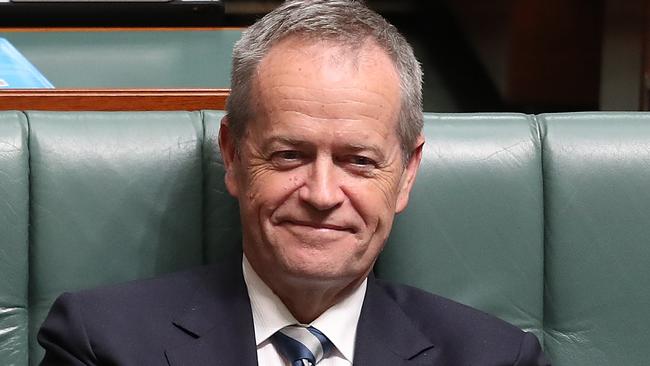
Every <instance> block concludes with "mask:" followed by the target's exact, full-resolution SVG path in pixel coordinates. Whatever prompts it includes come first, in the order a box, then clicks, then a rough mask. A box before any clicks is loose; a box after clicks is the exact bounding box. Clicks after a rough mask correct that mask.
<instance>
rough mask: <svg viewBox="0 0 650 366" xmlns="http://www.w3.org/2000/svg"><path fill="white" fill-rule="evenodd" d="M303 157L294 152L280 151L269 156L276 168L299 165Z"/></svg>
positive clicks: (298, 152) (299, 153)
mask: <svg viewBox="0 0 650 366" xmlns="http://www.w3.org/2000/svg"><path fill="white" fill-rule="evenodd" d="M303 158H304V155H303V154H302V153H301V152H300V151H296V150H282V151H276V152H274V153H273V154H271V161H272V163H273V164H275V165H276V166H278V167H281V168H290V167H294V166H296V165H297V164H300V162H301V161H302V159H303Z"/></svg>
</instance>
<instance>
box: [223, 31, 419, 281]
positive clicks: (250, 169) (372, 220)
mask: <svg viewBox="0 0 650 366" xmlns="http://www.w3.org/2000/svg"><path fill="white" fill-rule="evenodd" d="M350 53H352V55H350ZM255 95H256V96H257V101H256V102H255V103H256V106H257V110H256V112H257V113H256V118H255V120H253V121H249V123H248V125H247V128H246V133H245V135H244V137H243V139H242V141H241V145H240V146H239V152H238V153H235V146H234V144H235V143H234V141H233V139H232V137H231V136H230V135H229V132H228V126H227V123H228V122H227V120H224V122H223V123H222V136H221V145H222V150H223V156H224V162H225V164H226V170H227V175H226V184H227V187H228V190H229V192H230V193H231V194H232V195H233V196H235V197H237V198H238V200H239V205H240V211H241V220H242V228H243V248H244V253H245V254H246V256H247V258H248V259H249V261H250V263H251V264H252V266H253V268H254V269H255V270H256V271H257V272H258V273H259V274H260V276H261V277H262V278H263V279H264V280H265V281H267V283H268V282H269V280H270V282H275V283H279V284H285V283H292V284H306V285H310V284H315V285H318V284H321V283H327V282H331V283H333V284H334V283H341V284H346V283H347V284H350V283H352V282H353V281H355V280H359V279H362V278H365V276H366V275H367V274H368V272H369V271H370V269H371V267H372V265H373V263H374V262H375V259H376V258H377V256H378V255H379V252H380V251H381V250H382V248H383V245H384V242H385V241H386V238H387V237H388V234H389V232H390V228H391V226H392V223H393V217H394V215H395V213H397V212H399V211H401V210H402V209H404V208H405V207H406V203H407V200H408V193H409V191H410V189H411V186H412V184H413V181H414V179H415V173H416V170H417V167H418V165H419V161H420V154H419V152H420V150H419V149H416V152H415V154H413V157H412V158H411V159H410V161H409V162H408V163H407V164H406V165H405V164H404V162H403V159H402V150H401V149H400V141H399V139H398V136H397V133H396V131H397V117H398V112H399V107H400V91H399V81H398V76H397V73H396V71H395V68H394V66H393V64H392V62H391V60H390V59H389V58H388V56H387V55H386V54H385V53H384V52H383V51H382V50H380V49H379V48H378V47H377V46H375V45H374V44H372V43H370V42H369V43H367V44H366V45H365V46H364V47H362V49H361V50H360V51H359V52H358V53H357V52H351V51H349V50H344V49H342V48H340V47H338V46H336V45H335V44H333V43H331V42H316V43H313V42H311V43H310V42H306V41H303V40H300V39H296V38H288V39H285V40H284V41H282V42H280V43H278V44H277V45H275V46H274V47H273V48H272V49H271V51H270V52H269V54H268V55H267V56H266V57H265V58H264V59H263V61H262V62H261V64H260V65H259V68H258V74H257V78H256V80H255ZM414 149H415V147H414ZM270 277H272V278H270Z"/></svg>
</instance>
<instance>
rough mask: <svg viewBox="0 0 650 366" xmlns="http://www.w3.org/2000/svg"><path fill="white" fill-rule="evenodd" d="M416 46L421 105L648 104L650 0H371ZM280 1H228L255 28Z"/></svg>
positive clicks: (237, 20) (236, 19)
mask: <svg viewBox="0 0 650 366" xmlns="http://www.w3.org/2000/svg"><path fill="white" fill-rule="evenodd" d="M366 2H367V4H368V5H369V6H370V7H371V8H373V9H375V10H377V11H378V12H379V13H381V14H382V15H384V16H385V17H386V18H388V19H389V21H391V22H392V23H393V24H395V25H396V26H397V27H398V28H399V29H400V30H401V31H402V33H403V34H404V35H405V36H406V37H407V38H408V39H409V41H410V42H411V43H412V44H413V46H414V47H415V49H416V54H417V56H418V59H419V60H420V62H421V63H422V65H423V67H424V73H425V110H427V111H441V112H479V111H481V112H484V111H517V112H527V113H541V112H559V111H584V110H647V108H648V102H647V100H648V97H647V93H646V91H647V85H646V78H645V71H644V70H645V69H646V68H647V64H646V60H647V57H646V56H645V52H646V48H647V47H646V46H647V44H648V38H647V37H648V34H647V33H648V32H647V30H648V29H647V28H648V24H647V19H648V4H647V3H648V1H647V0H491V1H484V0H431V1H418V0H401V1H390V0H367V1H366ZM279 3H281V1H259V0H226V1H224V4H225V13H226V17H225V22H226V23H227V24H229V25H245V24H250V23H251V22H252V21H254V20H255V19H257V18H258V17H259V16H261V15H262V14H264V13H266V12H268V11H270V10H271V9H273V7H275V6H277V5H278V4H279Z"/></svg>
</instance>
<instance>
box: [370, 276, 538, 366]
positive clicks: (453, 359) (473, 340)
mask: <svg viewBox="0 0 650 366" xmlns="http://www.w3.org/2000/svg"><path fill="white" fill-rule="evenodd" d="M376 283H377V285H378V286H379V287H380V288H382V289H383V291H384V292H385V293H386V294H387V296H389V297H390V298H391V299H392V300H393V301H395V303H397V304H398V306H399V307H400V308H401V309H402V311H403V312H404V314H405V315H406V316H407V317H408V318H409V319H411V321H412V322H413V324H414V325H415V326H416V327H417V328H418V329H419V330H420V332H422V334H424V335H425V336H426V337H427V338H429V339H430V341H431V342H432V343H433V344H434V345H436V347H438V348H439V349H440V350H441V351H442V352H443V354H444V355H443V356H442V357H443V358H444V359H445V360H446V361H447V363H448V364H459V365H465V364H467V365H473V364H477V365H491V364H510V365H547V361H546V360H545V358H544V355H543V352H542V351H541V347H540V345H539V341H538V340H537V338H536V337H535V335H533V334H532V333H526V332H524V331H522V330H521V329H519V328H517V327H516V326H514V325H512V324H510V323H508V322H506V321H503V320H501V319H499V318H497V317H494V316H492V315H490V314H487V313H485V312H483V311H480V310H477V309H474V308H472V307H469V306H467V305H464V304H461V303H458V302H456V301H453V300H451V299H448V298H445V297H442V296H439V295H435V294H432V293H429V292H426V291H423V290H420V289H417V288H415V287H411V286H407V285H400V284H395V283H391V282H389V281H384V280H376ZM524 360H526V361H524ZM502 362H505V363H502Z"/></svg>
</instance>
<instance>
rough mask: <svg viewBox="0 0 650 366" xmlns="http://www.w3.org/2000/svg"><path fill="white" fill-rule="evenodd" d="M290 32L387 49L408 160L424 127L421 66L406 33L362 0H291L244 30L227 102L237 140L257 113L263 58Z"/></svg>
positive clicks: (400, 137)
mask: <svg viewBox="0 0 650 366" xmlns="http://www.w3.org/2000/svg"><path fill="white" fill-rule="evenodd" d="M291 35H297V36H300V37H302V38H306V39H310V40H331V41H334V42H337V43H340V44H341V45H346V46H353V47H354V46H359V45H361V44H362V43H363V42H365V41H366V40H367V39H369V38H370V39H372V40H374V41H375V42H376V43H377V44H378V45H379V47H380V48H381V49H383V50H384V51H385V52H386V54H387V55H388V56H389V57H390V58H391V60H392V61H393V64H394V66H395V68H396V70H397V74H398V76H399V80H400V92H401V96H400V97H401V106H400V112H399V117H398V128H397V134H398V137H399V139H400V145H401V148H402V152H403V155H404V157H405V160H407V159H408V156H409V154H410V152H411V150H412V149H413V148H414V147H415V146H414V145H415V143H416V140H417V138H418V136H419V135H420V133H421V131H422V123H423V115H422V70H421V68H420V64H419V63H418V61H417V59H416V58H415V55H414V54H413V49H412V48H411V46H410V45H409V44H408V42H407V41H406V39H405V38H404V37H403V36H402V35H401V34H400V33H399V32H398V31H397V29H396V28H395V27H394V26H393V25H391V24H390V23H388V22H387V21H386V20H385V19H384V18H383V17H382V16H381V15H379V14H377V13H375V12H374V11H372V10H370V9H368V8H367V7H366V6H365V5H364V4H363V2H362V1H359V0H287V1H285V2H284V3H283V4H282V5H280V7H278V8H276V9H275V10H273V11H272V12H270V13H269V14H267V15H266V16H264V17H263V18H262V19H260V20H259V21H257V22H256V23H255V24H253V25H252V26H251V27H249V28H248V29H247V30H246V31H244V33H243V35H242V37H241V39H240V40H239V41H238V42H237V43H236V44H235V47H234V50H233V61H232V80H231V93H230V97H229V98H228V102H227V104H226V110H227V111H228V119H229V125H230V129H231V131H232V133H233V136H234V138H235V140H236V141H240V140H241V138H242V137H243V135H244V133H245V131H246V123H247V122H248V121H250V120H251V119H253V118H254V117H255V107H254V105H253V103H254V102H253V101H254V100H255V98H253V95H252V94H253V85H254V82H253V81H254V77H255V75H256V71H257V67H258V65H259V63H260V62H261V61H262V59H263V58H264V56H265V55H266V54H267V53H268V52H269V50H270V49H271V47H272V46H273V45H275V44H276V43H278V42H279V41H281V40H283V39H284V38H286V37H288V36H291Z"/></svg>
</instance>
